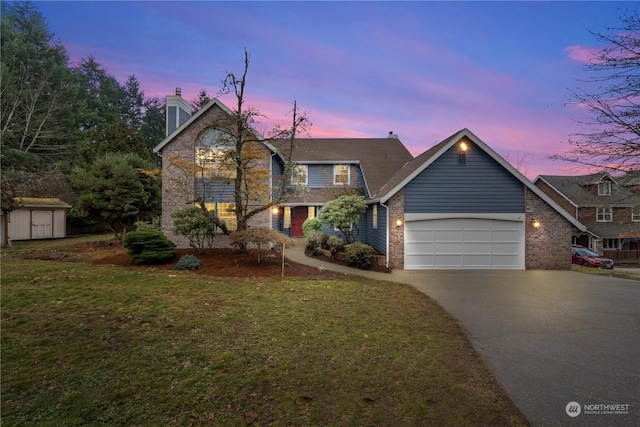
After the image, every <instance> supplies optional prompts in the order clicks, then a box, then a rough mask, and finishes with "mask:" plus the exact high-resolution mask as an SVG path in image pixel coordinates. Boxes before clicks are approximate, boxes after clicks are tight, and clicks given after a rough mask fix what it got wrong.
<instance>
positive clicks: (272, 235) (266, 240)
mask: <svg viewBox="0 0 640 427" xmlns="http://www.w3.org/2000/svg"><path fill="white" fill-rule="evenodd" d="M229 243H231V244H232V245H234V246H242V247H247V246H248V245H249V244H254V245H255V246H256V248H258V264H260V253H261V251H262V248H263V247H265V246H271V245H274V246H282V245H285V246H292V245H293V240H291V238H289V237H287V236H285V235H284V234H282V233H280V232H278V231H276V230H273V229H271V228H268V227H252V228H248V229H246V230H242V231H236V232H234V233H231V234H230V235H229Z"/></svg>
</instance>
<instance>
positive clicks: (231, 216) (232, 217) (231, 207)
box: [218, 203, 238, 231]
mask: <svg viewBox="0 0 640 427" xmlns="http://www.w3.org/2000/svg"><path fill="white" fill-rule="evenodd" d="M235 211H236V206H235V204H234V203H218V218H220V219H221V220H222V221H224V222H225V223H226V224H227V228H228V229H229V231H235V230H236V229H237V228H238V221H237V218H236V212H235Z"/></svg>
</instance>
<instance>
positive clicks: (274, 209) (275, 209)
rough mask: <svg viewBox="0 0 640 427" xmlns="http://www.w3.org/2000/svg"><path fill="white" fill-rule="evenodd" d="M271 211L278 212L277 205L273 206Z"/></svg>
mask: <svg viewBox="0 0 640 427" xmlns="http://www.w3.org/2000/svg"><path fill="white" fill-rule="evenodd" d="M271 212H273V214H274V215H277V214H278V207H277V206H274V207H273V208H271Z"/></svg>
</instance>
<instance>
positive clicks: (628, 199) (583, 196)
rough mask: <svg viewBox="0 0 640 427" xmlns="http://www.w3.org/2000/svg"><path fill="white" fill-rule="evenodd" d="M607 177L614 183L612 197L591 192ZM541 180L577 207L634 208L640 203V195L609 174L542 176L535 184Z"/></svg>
mask: <svg viewBox="0 0 640 427" xmlns="http://www.w3.org/2000/svg"><path fill="white" fill-rule="evenodd" d="M605 177H609V178H610V179H611V181H612V184H613V185H612V187H613V188H612V189H611V195H609V196H598V194H597V193H593V192H591V191H590V189H589V187H590V186H593V185H597V184H598V183H599V182H600V181H601V180H602V179H603V178H605ZM539 180H540V181H543V182H545V183H546V184H547V185H549V186H550V187H551V188H553V189H554V190H555V191H556V192H557V193H558V194H560V195H561V196H562V197H564V198H565V199H567V200H569V201H570V202H571V203H573V204H574V205H575V206H584V207H586V206H591V207H593V206H603V205H616V206H618V207H634V206H637V205H638V204H639V203H640V195H638V194H634V193H633V192H632V191H631V190H630V189H629V188H626V187H625V186H623V185H620V184H618V182H617V181H616V180H614V179H613V178H611V177H610V175H609V174H607V173H594V174H589V175H578V176H561V175H540V176H538V177H537V178H536V179H535V180H534V183H535V182H538V181H539Z"/></svg>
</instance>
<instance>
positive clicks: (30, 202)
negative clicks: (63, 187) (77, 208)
mask: <svg viewBox="0 0 640 427" xmlns="http://www.w3.org/2000/svg"><path fill="white" fill-rule="evenodd" d="M16 201H17V202H18V204H19V205H20V207H23V206H24V207H29V208H40V207H45V208H66V209H69V208H71V206H70V205H68V204H67V203H65V202H63V201H62V200H60V199H58V198H54V197H16Z"/></svg>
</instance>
